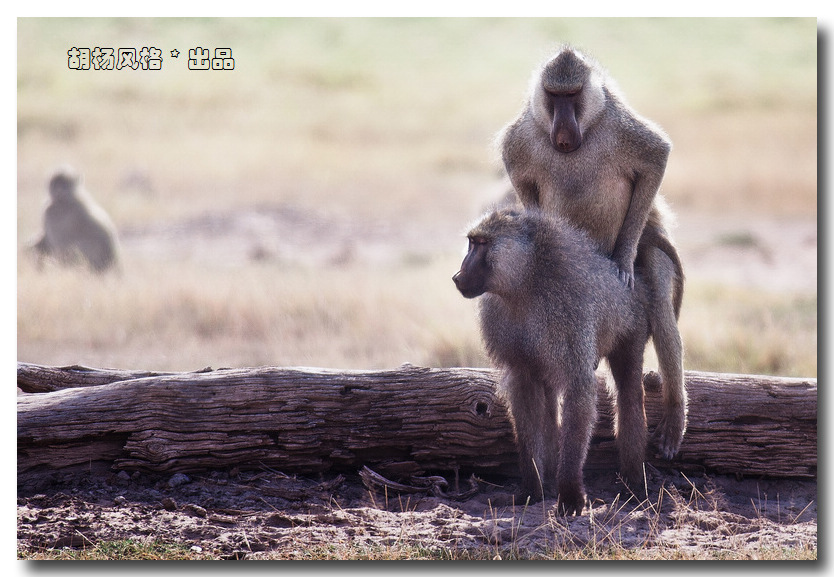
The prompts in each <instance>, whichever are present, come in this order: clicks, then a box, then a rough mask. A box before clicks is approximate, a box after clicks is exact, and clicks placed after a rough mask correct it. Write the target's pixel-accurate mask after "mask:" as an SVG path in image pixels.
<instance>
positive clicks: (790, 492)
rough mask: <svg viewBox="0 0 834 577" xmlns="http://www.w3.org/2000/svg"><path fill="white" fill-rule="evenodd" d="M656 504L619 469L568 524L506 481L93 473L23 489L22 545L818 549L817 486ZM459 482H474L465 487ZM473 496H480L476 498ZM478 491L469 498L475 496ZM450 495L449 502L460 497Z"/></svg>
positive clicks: (506, 552) (722, 484) (241, 554)
mask: <svg viewBox="0 0 834 577" xmlns="http://www.w3.org/2000/svg"><path fill="white" fill-rule="evenodd" d="M649 478H650V479H649V486H650V490H649V492H648V498H647V496H646V494H644V495H643V496H642V498H638V497H634V496H631V497H630V498H627V497H626V495H627V492H626V490H625V489H623V488H622V486H621V485H619V487H620V488H621V489H623V494H619V495H618V493H617V487H618V485H617V483H616V480H615V478H614V475H613V473H612V474H610V475H609V474H598V475H591V476H587V475H586V482H587V484H588V485H587V490H588V496H589V498H590V499H591V501H592V506H591V510H590V511H588V510H587V509H586V511H585V513H584V514H583V515H581V516H578V517H568V518H565V517H559V516H558V515H556V514H555V502H553V501H551V500H546V501H544V502H540V503H536V504H533V505H529V506H527V507H524V506H521V505H519V504H516V503H514V500H513V497H512V491H513V489H514V486H513V485H512V484H511V483H510V484H506V485H499V484H495V483H489V482H486V481H484V480H480V479H476V480H474V481H472V482H471V483H470V482H467V483H461V489H468V490H469V491H468V492H467V491H464V493H468V494H466V496H465V497H464V498H462V499H460V500H458V499H455V498H454V497H450V496H448V494H445V493H442V492H440V493H438V494H431V493H432V491H430V490H429V491H420V492H413V493H410V494H398V493H397V492H395V491H393V490H389V491H388V492H387V495H386V492H385V491H384V490H382V489H379V488H378V487H376V488H369V487H368V486H366V485H365V484H364V483H363V480H362V479H361V478H360V476H359V475H355V474H339V475H328V476H323V477H320V478H316V479H313V478H302V477H290V476H287V475H284V474H282V473H280V472H277V471H273V470H266V469H264V470H260V471H238V470H234V469H233V470H231V471H214V472H206V473H202V474H190V475H187V474H183V473H175V474H173V475H167V476H160V475H157V474H150V473H140V472H134V473H132V474H129V473H127V472H124V471H123V472H118V473H117V472H113V471H109V470H106V469H105V470H95V469H93V470H84V471H76V472H68V473H56V474H51V475H45V476H41V477H37V478H30V479H28V480H26V481H24V482H23V483H22V484H20V485H19V488H18V508H17V515H18V549H19V551H38V550H41V549H45V548H61V547H72V548H84V547H92V546H93V545H94V544H96V543H98V542H101V541H113V540H121V539H128V538H131V539H136V540H140V541H141V540H153V541H162V542H167V543H177V544H180V545H183V546H185V547H186V548H189V549H191V550H192V551H194V552H195V553H199V554H202V555H209V556H211V557H213V558H220V559H259V558H260V559H263V558H276V556H277V557H278V558H304V557H305V556H306V555H308V554H309V550H310V549H311V548H316V547H321V550H322V551H328V550H329V551H333V552H334V554H335V552H337V551H339V550H340V548H343V547H344V548H347V547H351V548H353V549H354V550H357V549H358V550H363V549H365V550H370V549H374V548H376V549H377V550H379V549H385V548H394V547H415V548H421V549H430V550H435V551H437V550H445V551H451V552H456V554H457V555H460V554H462V553H463V552H464V551H477V552H480V555H481V558H482V557H483V554H484V552H486V553H487V556H488V558H489V557H494V556H503V557H504V558H507V557H510V556H513V555H515V556H523V557H524V558H528V557H537V556H549V555H550V556H552V555H554V554H556V553H561V554H563V555H570V554H576V553H577V552H584V553H586V554H587V553H589V552H590V551H592V550H593V551H604V550H613V551H623V550H625V551H628V550H640V551H641V553H642V554H643V555H644V556H645V555H650V556H651V555H652V551H653V550H655V549H657V550H658V555H659V556H662V555H665V556H666V557H668V556H669V555H673V554H674V555H681V556H686V555H696V556H697V557H698V558H721V556H722V554H724V553H732V554H733V555H734V556H735V557H736V558H737V557H738V555H739V554H743V555H744V556H745V557H749V558H754V559H755V558H757V557H758V556H760V555H763V554H766V553H767V552H771V553H772V552H774V551H782V553H781V554H780V555H784V556H785V557H787V558H790V556H791V551H809V550H811V551H813V552H814V555H815V552H816V547H817V502H816V483H814V482H808V481H805V482H800V481H787V480H783V481H772V480H755V479H747V480H737V479H735V478H728V477H722V476H703V477H696V478H692V477H686V476H683V475H680V474H675V473H661V472H659V471H656V470H655V471H652V472H651V474H650V475H649ZM462 485H466V487H463V486H462ZM473 489H475V490H474V491H473ZM473 492H474V494H472V493H473ZM449 493H450V494H451V493H454V492H453V491H452V490H451V489H450V490H449Z"/></svg>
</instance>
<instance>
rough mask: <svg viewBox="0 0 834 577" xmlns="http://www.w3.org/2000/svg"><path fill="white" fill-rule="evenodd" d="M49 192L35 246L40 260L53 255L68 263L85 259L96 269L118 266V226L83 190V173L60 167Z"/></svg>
mask: <svg viewBox="0 0 834 577" xmlns="http://www.w3.org/2000/svg"><path fill="white" fill-rule="evenodd" d="M49 195H50V203H49V205H47V207H46V210H45V211H44V214H43V229H44V232H43V236H42V237H41V239H40V240H39V241H38V242H37V243H35V245H34V249H35V251H36V252H38V253H39V262H40V260H41V259H42V258H43V257H44V256H53V257H54V258H56V259H57V260H58V261H60V262H63V263H69V264H74V263H77V262H79V261H80V260H85V261H86V262H87V264H88V265H89V266H90V268H91V269H92V270H93V271H95V272H104V271H106V270H108V269H111V268H114V267H118V264H119V243H118V239H117V237H116V227H115V226H113V223H112V222H111V221H110V217H108V216H107V213H106V212H105V211H104V209H103V208H101V207H100V206H99V205H98V204H97V203H96V202H95V201H94V200H93V199H92V197H91V196H90V195H89V193H88V192H87V191H86V190H85V189H84V186H83V184H82V179H81V176H80V175H79V174H78V173H77V172H75V171H74V170H73V169H71V168H61V169H59V170H57V171H56V172H55V174H54V175H53V176H52V178H51V180H50V181H49Z"/></svg>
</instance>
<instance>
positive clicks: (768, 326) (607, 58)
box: [17, 18, 818, 559]
mask: <svg viewBox="0 0 834 577" xmlns="http://www.w3.org/2000/svg"><path fill="white" fill-rule="evenodd" d="M635 39H639V40H637V41H635ZM562 41H568V42H571V43H573V44H574V45H576V46H578V47H580V48H583V49H585V50H587V51H588V52H590V53H592V54H593V55H594V56H595V57H596V58H597V59H598V60H600V62H602V64H603V65H604V66H605V67H606V68H607V70H608V71H609V72H610V73H611V75H612V76H613V77H614V78H615V79H617V81H618V83H619V85H620V88H621V89H622V90H623V92H624V93H625V95H626V97H627V99H628V101H629V102H630V103H631V104H632V105H633V106H634V107H635V108H636V109H637V110H638V111H639V112H640V113H642V114H644V115H645V116H647V117H649V118H651V119H652V120H654V121H655V122H657V123H658V124H659V125H661V126H662V127H663V128H664V130H665V131H666V132H667V133H668V134H669V136H670V138H671V140H672V142H673V145H674V148H673V151H672V154H671V157H670V161H669V165H668V168H667V172H666V176H665V179H664V182H663V186H662V189H661V192H662V193H663V195H664V196H665V197H666V199H667V200H668V202H669V204H670V205H671V206H672V208H673V210H674V212H675V213H676V215H677V227H676V228H675V229H674V231H673V236H674V238H675V240H676V242H677V244H678V247H679V249H680V253H681V258H682V261H683V263H684V266H685V270H686V274H687V285H686V294H685V297H684V304H683V309H682V312H681V318H680V328H681V334H682V337H683V341H684V346H685V355H686V360H685V366H686V368H687V369H693V370H704V371H718V372H730V373H750V374H767V375H776V376H792V377H813V378H816V376H817V41H818V38H817V25H816V21H815V20H814V19H625V20H620V19H218V20H213V19H117V20H109V19H86V18H80V19H79V18H74V19H50V18H44V19H40V18H39V19H32V18H23V19H20V20H19V21H18V68H17V78H18V111H17V114H18V116H17V120H18V130H17V147H18V174H17V177H18V193H17V241H18V251H17V273H18V276H17V279H18V281H17V282H18V284H17V359H18V360H19V361H23V362H31V363H38V364H44V365H71V364H81V365H86V366H92V367H112V368H122V369H143V370H153V371H192V370H198V369H201V368H204V367H206V366H211V367H213V368H219V367H254V366H263V365H270V366H308V367H329V368H337V369H388V368H395V367H397V366H399V365H401V364H402V363H405V362H408V363H411V364H414V365H420V366H430V367H455V366H488V363H487V360H486V357H485V355H484V353H483V350H482V347H481V343H480V337H479V334H478V328H477V319H476V305H475V304H474V303H473V302H472V301H467V300H465V299H463V298H462V297H461V296H460V294H459V293H458V292H457V291H456V290H455V287H454V285H453V283H452V282H451V276H452V274H453V273H454V272H455V271H456V270H457V267H458V265H459V263H460V259H461V257H462V255H463V249H464V246H465V239H464V237H463V234H464V232H465V230H466V228H467V225H468V223H470V222H471V221H472V220H473V219H475V218H476V217H477V216H478V215H479V214H480V213H481V212H483V211H484V210H486V209H487V208H488V207H489V206H490V205H491V204H493V203H495V202H497V201H499V200H500V199H501V198H502V197H503V196H504V195H505V194H506V192H507V190H508V186H507V183H506V181H505V180H504V178H503V171H502V167H501V163H500V158H499V155H498V153H497V152H496V149H495V145H494V140H495V137H496V134H497V133H498V132H499V131H500V130H501V128H502V127H503V126H504V125H506V124H507V123H509V122H510V121H511V120H512V119H514V117H515V115H516V114H517V113H518V112H519V110H520V109H521V106H522V104H523V100H524V95H525V93H526V90H527V84H528V81H529V78H530V74H531V72H532V70H533V69H534V67H535V66H536V65H537V64H538V63H539V62H540V61H541V60H543V59H544V58H546V57H547V56H548V54H549V53H550V52H551V51H552V50H553V48H554V47H555V46H556V45H557V44H558V43H559V42H562ZM125 45H127V46H135V47H137V49H138V48H141V47H142V46H156V47H159V48H161V49H162V51H163V56H164V62H163V66H162V70H159V71H141V70H138V71H132V70H121V71H93V70H90V71H77V70H70V69H69V68H68V67H67V56H66V52H67V50H68V49H69V48H71V47H73V46H79V47H81V46H87V47H90V48H92V47H95V46H114V47H116V46H118V47H121V46H125ZM196 46H201V47H210V48H218V47H231V48H232V51H233V57H234V60H235V66H234V70H226V71H219V70H210V71H191V70H188V68H187V59H188V56H187V52H188V49H189V48H194V47H196ZM174 49H178V50H179V52H180V56H179V58H178V59H174V58H171V57H170V51H171V50H174ZM786 86H789V87H790V90H785V87H786ZM61 164H71V165H73V166H74V167H75V168H77V169H78V170H79V171H80V172H82V173H83V174H84V177H85V184H86V186H87V188H88V189H89V191H90V192H91V194H92V195H93V196H94V197H95V198H96V200H97V201H98V202H99V203H100V204H101V205H102V206H103V207H104V208H105V209H106V210H107V211H108V213H109V214H110V216H111V217H112V219H113V221H114V223H115V225H116V227H117V228H118V231H119V238H120V242H121V250H122V262H121V270H120V271H119V272H118V273H117V274H108V275H103V276H100V275H93V274H89V273H86V272H85V271H83V270H79V269H77V268H69V267H62V266H59V265H57V264H55V263H45V265H44V266H42V267H39V266H38V265H37V263H36V259H35V258H34V256H33V255H32V253H31V251H30V250H28V249H27V246H29V245H30V244H31V243H32V242H33V241H34V240H36V239H37V237H38V235H39V234H40V231H41V227H42V224H41V218H42V216H41V215H42V210H43V207H44V205H45V203H46V200H47V194H46V184H47V182H48V179H49V177H50V175H51V173H52V171H53V170H54V169H55V168H56V167H57V166H58V165H61ZM647 351H648V352H647V358H646V367H647V368H652V367H653V366H654V365H653V363H654V359H653V358H652V354H651V347H649V349H647ZM669 475H671V477H670V478H669V479H667V482H665V483H662V484H661V485H660V486H659V487H655V490H654V491H653V492H651V491H649V492H647V494H646V495H643V496H642V498H639V499H636V502H635V501H632V502H629V503H627V504H626V503H623V502H622V501H618V500H617V497H616V496H615V495H616V492H611V495H609V494H608V493H606V490H610V489H606V488H605V487H606V484H605V483H602V482H599V483H598V485H599V486H600V488H599V492H600V495H601V499H600V502H598V503H597V504H595V505H594V506H593V507H592V513H591V515H590V516H589V515H588V514H587V513H586V515H585V516H583V517H582V518H579V519H573V520H570V521H566V520H564V519H560V518H558V517H554V516H553V515H552V511H550V510H548V509H547V507H546V506H541V505H539V506H533V507H530V508H525V507H523V506H520V505H518V504H513V505H512V506H508V507H503V508H499V507H497V506H496V505H494V502H493V501H491V500H489V499H487V498H485V497H484V498H483V499H481V500H479V499H478V498H476V499H474V500H470V501H469V502H466V503H463V504H462V503H457V502H450V501H443V500H442V499H439V498H437V497H424V498H422V499H420V498H415V497H414V496H411V497H409V498H404V497H402V498H396V497H394V496H392V495H379V494H374V493H373V492H372V491H369V490H365V489H362V488H361V483H358V477H357V478H356V479H350V478H347V479H345V478H342V479H341V480H339V478H326V479H303V478H296V477H291V476H287V475H283V474H282V473H281V472H279V471H271V470H261V471H255V472H252V471H238V470H233V471H216V472H212V473H206V474H205V476H202V477H200V476H192V477H186V478H187V481H184V480H183V479H182V478H178V479H177V480H176V482H172V481H173V480H172V479H169V478H164V477H159V478H154V477H152V476H151V475H146V474H143V475H134V476H132V477H130V476H129V477H127V478H126V477H124V476H115V475H110V476H109V477H108V476H107V475H103V476H94V475H93V474H92V472H90V473H89V474H88V475H87V476H86V477H85V478H81V477H79V476H78V475H76V476H74V477H72V478H66V479H56V480H55V483H53V486H51V487H52V488H50V489H48V490H47V489H46V488H44V489H42V490H41V491H39V492H38V493H37V494H32V495H28V494H27V495H21V494H20V493H19V495H18V539H19V541H18V555H19V557H21V558H26V559H40V558H49V559H66V558H72V559H78V558H83V559H91V558H92V559H105V558H106V559H114V558H166V559H170V558H190V559H197V558H224V557H225V558H241V557H245V558H275V559H282V558H315V559H324V558H328V559H330V558H350V559H356V558H376V559H403V558H423V559H472V558H478V559H492V558H504V559H507V558H512V559H515V558H524V559H527V558H551V559H556V558H573V559H587V558H590V559H599V558H603V559H612V558H613V559H727V558H734V559H748V558H762V559H764V558H769V559H816V485H815V483H809V482H799V481H782V482H781V483H776V482H774V481H772V480H762V481H761V482H758V481H757V480H755V479H745V480H744V481H739V482H738V483H737V484H734V482H735V481H734V480H728V479H723V478H711V477H708V476H704V477H703V478H699V479H691V478H689V477H686V476H682V475H680V474H678V475H675V474H674V473H669ZM336 481H338V483H337V482H336ZM594 483H595V481H593V480H591V481H589V486H590V487H594V486H595V485H594ZM269 484H272V485H270V486H272V487H273V488H274V486H278V485H280V486H285V487H286V489H287V491H288V493H287V494H290V493H292V494H294V495H296V498H295V500H293V499H289V498H287V499H281V498H279V497H277V496H276V497H269V498H267V497H265V496H264V493H263V491H262V492H261V493H260V495H258V489H259V488H260V489H263V487H264V486H266V485H269ZM290 484H292V486H290ZM742 485H743V487H742ZM293 491H294V493H293ZM168 493H170V494H168ZM208 493H211V494H212V497H211V499H212V502H214V503H218V502H219V501H221V500H222V498H221V497H220V496H219V495H220V494H221V493H223V494H224V495H225V497H223V498H231V497H229V495H237V496H238V497H239V500H238V501H237V502H235V503H225V504H224V505H223V507H225V511H226V512H218V511H219V510H220V509H219V508H220V505H217V507H218V511H214V512H212V511H211V507H209V506H207V505H206V504H205V503H206V501H200V499H201V498H202V497H201V496H200V495H203V496H204V495H205V494H208ZM85 494H86V495H87V497H86V498H85V497H84V495H85ZM265 494H266V495H267V496H268V495H271V494H272V495H275V494H277V493H275V492H274V491H273V492H272V493H270V492H269V491H267V492H266V493H265ZM166 495H167V498H171V499H175V500H176V502H177V503H179V504H180V506H178V507H175V508H173V509H172V508H171V507H164V506H163V507H160V506H157V505H155V504H154V503H157V502H158V501H160V500H161V499H163V498H164V497H165V496H166ZM285 496H286V495H285ZM117 497H122V499H121V501H119V502H118V503H117V504H115V505H114V499H115V498H117ZM258 497H259V499H258ZM132 498H135V502H133V501H131V499H132ZM125 499H126V500H127V503H126V501H125ZM299 499H303V500H304V501H305V503H304V505H303V506H302V505H301V504H299V503H298V500H299ZM184 503H185V504H186V505H189V506H190V508H189V507H187V506H185V505H183V504H184ZM200 503H203V504H200ZM117 510H120V511H123V512H126V513H125V516H124V519H127V520H122V521H120V522H115V521H113V517H112V516H113V515H116V513H117ZM230 511H235V512H237V513H235V514H233V513H231V512H230ZM131 515H132V516H131ZM68 518H74V519H75V520H76V521H75V525H66V524H67V523H68V521H67V519H68ZM103 519H109V521H107V522H103V521H102V520H103ZM130 519H132V521H131V520H130ZM186 521H187V522H186ZM62 523H64V525H61V524H62ZM103 525H107V526H108V527H103ZM140 525H142V526H143V527H145V528H144V529H143V530H141V531H137V530H135V528H136V527H138V526H140ZM148 527H150V528H148ZM67 528H69V529H72V531H70V533H72V535H70V536H67V533H66V530H67ZM132 530H133V532H132ZM62 531H64V532H63V533H62ZM75 533H78V534H79V535H81V537H78V536H77V535H76V534H75Z"/></svg>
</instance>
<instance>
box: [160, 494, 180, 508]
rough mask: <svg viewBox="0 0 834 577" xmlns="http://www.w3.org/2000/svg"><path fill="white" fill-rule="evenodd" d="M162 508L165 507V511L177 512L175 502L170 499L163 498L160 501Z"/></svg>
mask: <svg viewBox="0 0 834 577" xmlns="http://www.w3.org/2000/svg"><path fill="white" fill-rule="evenodd" d="M162 506H163V507H165V510H166V511H176V510H177V502H176V501H174V500H173V499H172V498H171V497H165V498H164V499H162Z"/></svg>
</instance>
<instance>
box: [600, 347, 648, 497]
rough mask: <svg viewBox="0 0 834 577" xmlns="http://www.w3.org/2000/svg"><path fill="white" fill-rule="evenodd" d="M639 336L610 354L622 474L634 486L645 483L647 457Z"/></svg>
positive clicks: (618, 450) (641, 354)
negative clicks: (644, 468) (615, 396)
mask: <svg viewBox="0 0 834 577" xmlns="http://www.w3.org/2000/svg"><path fill="white" fill-rule="evenodd" d="M636 341H637V339H634V340H632V341H631V342H629V343H627V344H625V345H624V346H623V347H622V349H620V350H617V351H615V352H613V353H611V354H610V355H609V356H608V365H609V366H610V367H611V374H612V376H613V377H614V383H615V385H616V388H617V412H616V417H615V431H616V435H617V452H618V454H619V457H620V474H621V475H622V476H623V479H625V481H626V483H628V485H629V486H630V487H631V488H632V489H635V488H636V487H639V486H640V485H641V484H642V483H643V462H644V460H645V458H646V439H647V437H648V432H647V430H646V411H645V409H644V404H643V347H642V346H641V345H640V344H639V343H638V342H636Z"/></svg>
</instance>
